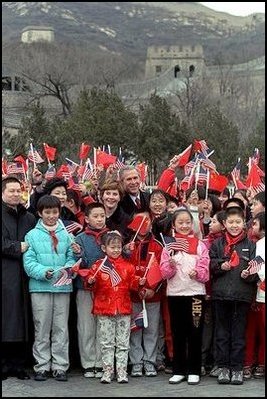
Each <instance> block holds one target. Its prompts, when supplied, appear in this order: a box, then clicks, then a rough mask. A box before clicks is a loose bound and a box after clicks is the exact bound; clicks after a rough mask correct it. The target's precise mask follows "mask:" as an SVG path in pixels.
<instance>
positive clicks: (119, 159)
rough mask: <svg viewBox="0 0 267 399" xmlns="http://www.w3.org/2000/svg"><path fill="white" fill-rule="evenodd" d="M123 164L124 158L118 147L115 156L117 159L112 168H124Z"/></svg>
mask: <svg viewBox="0 0 267 399" xmlns="http://www.w3.org/2000/svg"><path fill="white" fill-rule="evenodd" d="M124 166H125V164H124V158H123V156H122V153H121V148H119V155H118V157H117V161H116V163H115V165H114V168H115V169H117V170H120V169H121V168H124Z"/></svg>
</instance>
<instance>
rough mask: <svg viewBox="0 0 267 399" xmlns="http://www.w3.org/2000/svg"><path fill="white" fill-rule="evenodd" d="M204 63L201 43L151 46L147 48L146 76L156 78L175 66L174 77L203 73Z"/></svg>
mask: <svg viewBox="0 0 267 399" xmlns="http://www.w3.org/2000/svg"><path fill="white" fill-rule="evenodd" d="M204 67H205V63H204V53H203V47H202V46H201V45H199V44H198V45H179V46H150V47H148V49H147V59H146V71H145V78H146V79H152V78H155V77H157V76H159V75H161V74H162V73H164V72H165V71H167V70H169V69H170V68H173V73H174V77H178V76H180V77H185V76H193V74H194V73H196V74H202V72H203V68H204Z"/></svg>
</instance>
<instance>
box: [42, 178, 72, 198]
mask: <svg viewBox="0 0 267 399" xmlns="http://www.w3.org/2000/svg"><path fill="white" fill-rule="evenodd" d="M56 187H64V188H65V189H66V191H67V188H68V183H67V182H66V181H65V180H64V179H62V178H60V177H53V179H50V180H48V181H47V182H46V184H45V186H44V192H45V194H51V191H53V190H54V188H56Z"/></svg>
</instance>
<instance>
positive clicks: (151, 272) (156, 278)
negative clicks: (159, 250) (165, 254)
mask: <svg viewBox="0 0 267 399" xmlns="http://www.w3.org/2000/svg"><path fill="white" fill-rule="evenodd" d="M147 267H149V269H148V272H147V275H146V280H147V283H148V285H149V287H150V288H152V289H153V288H154V287H155V286H156V285H157V284H158V283H159V282H160V281H161V280H162V275H161V272H160V268H159V264H158V261H157V258H156V256H155V254H154V253H153V252H152V255H151V258H150V260H149V264H148V266H147Z"/></svg>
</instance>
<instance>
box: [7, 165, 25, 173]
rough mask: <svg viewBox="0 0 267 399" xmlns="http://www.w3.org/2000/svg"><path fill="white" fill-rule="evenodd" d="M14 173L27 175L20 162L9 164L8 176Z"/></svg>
mask: <svg viewBox="0 0 267 399" xmlns="http://www.w3.org/2000/svg"><path fill="white" fill-rule="evenodd" d="M12 173H25V172H24V169H23V166H22V164H21V163H20V162H12V163H10V164H7V174H8V175H10V174H12Z"/></svg>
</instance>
